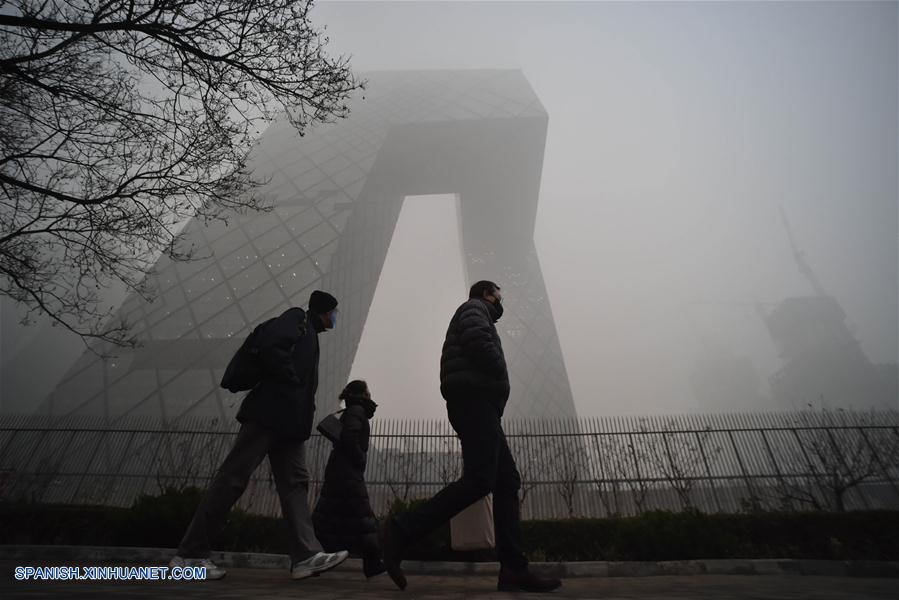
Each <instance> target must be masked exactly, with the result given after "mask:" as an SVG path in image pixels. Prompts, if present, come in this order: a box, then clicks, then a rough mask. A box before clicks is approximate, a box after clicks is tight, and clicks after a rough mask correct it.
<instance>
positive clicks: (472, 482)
mask: <svg viewBox="0 0 899 600" xmlns="http://www.w3.org/2000/svg"><path fill="white" fill-rule="evenodd" d="M468 295H469V298H468V301H467V302H465V303H464V304H463V305H462V306H460V307H459V308H458V309H456V312H455V314H454V315H453V318H452V319H451V320H450V324H449V328H448V329H447V332H446V341H445V342H444V344H443V353H442V355H441V357H440V392H441V394H442V395H443V397H444V399H445V400H446V412H447V416H448V417H449V421H450V424H451V425H452V426H453V429H454V430H455V431H456V433H457V434H458V436H459V440H460V442H461V444H462V462H463V470H462V478H461V479H459V480H458V481H455V482H453V483H451V484H449V485H448V486H446V487H445V488H443V489H442V490H441V491H439V492H438V493H437V495H436V496H434V497H433V498H431V499H430V500H428V501H427V502H426V503H425V504H423V505H422V506H421V507H419V508H418V509H417V510H414V511H411V512H407V513H404V514H403V515H401V516H400V517H398V518H396V519H389V520H388V521H387V522H386V523H385V525H384V536H383V537H384V547H383V552H384V565H385V566H386V567H387V573H388V574H389V575H390V577H391V579H393V581H394V583H396V585H397V586H398V587H399V588H400V589H404V588H405V587H406V577H405V575H404V574H403V571H402V569H401V568H400V562H401V561H402V554H403V551H404V550H405V549H406V547H407V546H408V545H409V544H411V543H413V542H414V541H416V540H419V539H421V538H423V537H425V536H426V535H427V534H428V533H430V532H431V531H433V530H434V529H436V528H437V527H439V526H440V525H441V524H443V523H445V522H446V521H448V520H449V519H451V518H452V517H454V516H455V515H456V514H458V513H459V512H461V511H462V510H464V509H465V508H466V507H468V506H469V505H471V504H472V503H474V502H476V501H477V500H480V499H481V498H483V497H484V496H486V495H487V494H489V493H491V492H492V493H493V524H494V529H495V531H496V552H497V557H498V558H499V562H500V574H499V582H498V584H497V588H498V589H499V590H500V591H524V592H548V591H552V590H554V589H556V588H558V587H559V586H560V585H562V584H561V582H560V581H559V580H558V579H552V578H544V577H539V576H537V575H535V574H533V573H531V572H530V571H529V570H528V561H527V558H526V557H525V555H524V552H523V551H522V549H521V512H520V506H519V503H518V490H519V489H520V488H521V477H520V476H519V474H518V469H517V467H516V466H515V459H514V458H513V457H512V452H511V451H510V450H509V444H508V443H507V442H506V435H505V433H504V432H503V427H502V422H501V420H500V419H501V417H502V415H503V411H504V409H505V407H506V400H508V398H509V372H508V370H507V369H506V359H505V356H504V355H503V348H502V344H501V343H500V339H499V334H498V333H497V331H496V326H495V325H494V323H496V321H497V320H498V319H499V318H500V317H501V316H502V314H503V305H502V292H501V291H500V288H499V286H498V285H496V284H495V283H493V282H492V281H479V282H477V283H476V284H474V285H473V286H471V290H470V291H469V294H468Z"/></svg>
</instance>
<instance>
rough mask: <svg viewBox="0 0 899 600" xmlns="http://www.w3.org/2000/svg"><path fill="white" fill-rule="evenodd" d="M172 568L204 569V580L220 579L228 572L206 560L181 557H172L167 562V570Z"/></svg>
mask: <svg viewBox="0 0 899 600" xmlns="http://www.w3.org/2000/svg"><path fill="white" fill-rule="evenodd" d="M174 567H181V568H184V567H206V579H221V578H222V577H224V576H225V575H227V574H228V571H226V570H225V569H223V568H221V567H220V566H218V565H217V564H215V563H214V562H212V561H211V560H209V559H208V558H184V557H183V556H174V557H172V560H170V561H169V568H170V569H171V568H174Z"/></svg>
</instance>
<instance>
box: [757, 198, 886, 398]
mask: <svg viewBox="0 0 899 600" xmlns="http://www.w3.org/2000/svg"><path fill="white" fill-rule="evenodd" d="M780 214H781V219H782V220H783V224H784V228H785V229H786V231H787V236H788V238H789V242H790V248H791V250H792V252H793V258H794V260H795V261H796V265H797V267H798V268H799V271H800V272H801V273H802V274H803V275H804V276H805V277H806V279H807V280H808V281H809V283H810V284H811V286H812V288H813V289H814V291H815V293H816V295H814V296H800V297H793V298H787V299H786V300H784V301H783V302H781V303H780V304H779V305H778V306H777V307H775V308H774V310H772V311H770V312H767V313H766V312H765V311H763V310H761V309H760V310H759V312H760V315H761V317H762V319H763V321H764V322H765V325H766V326H767V328H768V331H769V333H770V334H771V338H772V339H773V340H774V343H775V344H776V345H777V348H778V350H779V353H780V357H781V359H783V361H784V366H783V367H782V368H781V369H780V370H779V371H777V372H776V373H774V374H773V375H772V376H771V377H770V379H769V382H770V385H771V395H772V398H773V399H774V401H775V403H776V404H777V405H778V407H779V408H782V409H797V410H798V409H803V408H806V407H808V406H812V407H815V408H822V407H823V408H837V407H852V408H857V409H865V408H879V409H884V408H890V409H895V408H897V406H899V399H897V381H896V370H895V365H884V366H880V367H879V366H877V365H874V364H873V363H872V362H871V361H870V359H869V358H868V357H867V356H866V355H865V353H864V351H863V350H862V348H861V345H860V344H859V341H858V340H857V339H856V338H855V336H854V335H853V334H852V332H851V331H850V330H849V327H848V325H847V324H846V313H845V311H844V310H843V308H842V307H841V306H840V304H839V302H837V300H836V298H834V297H833V296H831V295H829V294H828V293H827V292H826V291H825V289H824V286H823V285H822V284H821V282H820V280H819V279H818V277H817V275H816V274H815V272H814V271H813V270H812V268H811V266H809V264H808V263H807V262H806V261H805V256H804V254H803V253H802V251H801V250H799V248H798V247H797V245H796V241H795V240H794V238H793V232H792V229H791V228H790V224H789V221H788V220H787V216H786V214H785V213H784V211H783V208H781V209H780Z"/></svg>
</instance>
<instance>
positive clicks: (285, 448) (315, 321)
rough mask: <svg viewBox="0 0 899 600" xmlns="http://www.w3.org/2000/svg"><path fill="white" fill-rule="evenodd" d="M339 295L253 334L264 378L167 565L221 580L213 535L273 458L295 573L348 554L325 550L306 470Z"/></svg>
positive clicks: (321, 295) (314, 300)
mask: <svg viewBox="0 0 899 600" xmlns="http://www.w3.org/2000/svg"><path fill="white" fill-rule="evenodd" d="M336 319H337V299H336V298H335V297H334V296H332V295H331V294H328V293H327V292H322V291H319V290H315V291H314V292H312V295H311V296H310V297H309V311H308V313H307V312H304V311H303V310H302V309H299V308H290V309H288V310H286V311H285V312H284V313H282V314H281V316H279V317H277V318H276V319H274V320H272V321H271V322H269V323H267V324H265V326H264V327H263V328H262V329H261V330H260V331H259V332H258V333H257V334H255V335H254V338H258V339H254V340H253V341H254V343H256V344H258V360H259V362H260V365H259V366H260V367H261V369H260V370H261V379H260V381H259V383H257V384H256V385H255V386H254V387H253V389H252V390H250V393H249V394H247V396H246V398H244V401H243V404H242V405H241V407H240V410H239V411H238V413H237V420H238V421H240V423H241V427H240V431H239V432H238V434H237V439H236V440H235V441H234V447H233V448H232V449H231V452H230V453H229V454H228V456H227V458H225V462H224V463H222V466H221V467H220V468H219V470H218V472H217V473H216V475H215V478H214V479H213V481H212V485H210V487H209V490H208V492H207V493H206V497H205V498H203V501H202V502H201V503H200V506H199V507H198V508H197V512H196V513H195V514H194V518H193V520H192V521H191V523H190V526H189V527H188V528H187V532H186V533H185V534H184V538H183V539H182V540H181V544H180V545H179V547H178V555H177V556H175V557H174V558H173V559H172V560H171V562H170V563H169V566H171V567H176V566H179V567H181V566H202V567H206V578H207V579H221V578H222V577H224V576H225V570H224V569H222V568H221V567H219V566H217V565H216V564H215V563H213V562H212V561H211V560H210V559H209V555H210V549H211V548H210V541H209V539H210V536H212V535H215V534H216V533H218V532H219V531H221V529H222V527H223V526H224V524H225V521H226V520H227V518H228V513H229V512H230V510H231V507H232V506H234V503H235V502H237V500H238V498H240V496H241V494H243V491H244V490H245V489H246V487H247V483H248V482H249V480H250V476H251V475H252V474H253V471H255V470H256V467H258V466H259V463H261V462H262V460H263V459H264V458H265V457H266V456H268V459H269V463H270V464H271V468H272V475H273V476H274V479H275V486H276V488H277V490H278V497H279V498H280V500H281V512H282V513H283V515H284V518H285V519H286V520H287V523H288V526H289V532H290V533H289V538H290V559H291V569H290V574H291V577H292V578H293V579H305V578H306V577H310V576H312V575H318V574H319V573H322V572H324V571H327V570H329V569H332V568H334V567H336V566H337V565H339V564H340V563H341V562H343V561H344V560H346V557H347V552H346V551H344V550H341V551H339V552H334V553H326V552H323V551H322V547H321V544H320V543H319V542H318V540H317V539H316V537H315V532H314V530H313V527H312V519H311V516H310V513H309V502H308V491H309V471H308V469H307V468H306V450H305V443H306V440H308V439H309V436H310V435H311V432H312V423H313V420H314V413H315V391H316V388H317V387H318V359H319V346H318V334H319V333H321V332H323V331H326V330H328V329H332V328H333V327H334V325H335V323H336Z"/></svg>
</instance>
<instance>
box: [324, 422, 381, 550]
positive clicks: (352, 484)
mask: <svg viewBox="0 0 899 600" xmlns="http://www.w3.org/2000/svg"><path fill="white" fill-rule="evenodd" d="M340 422H341V423H342V424H343V429H342V431H341V436H340V444H339V445H335V447H334V449H333V450H332V451H331V456H330V457H329V458H328V464H327V465H326V466H325V483H324V485H323V486H322V492H321V496H319V499H318V503H317V504H316V505H315V511H313V513H312V524H313V525H314V527H315V537H317V538H318V541H319V542H321V544H322V547H323V548H324V549H325V550H326V551H329V552H334V551H336V550H344V549H346V550H349V551H350V552H354V553H361V552H363V548H362V543H363V539H362V538H363V536H366V535H373V534H377V532H378V521H377V518H375V514H374V512H373V511H372V509H371V505H370V504H369V500H368V489H367V488H366V487H365V463H366V460H367V458H368V437H369V431H370V430H369V425H368V418H367V417H366V415H365V409H363V408H362V407H361V406H358V405H350V406H349V407H347V409H346V410H345V411H343V413H342V414H341V415H340Z"/></svg>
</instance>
